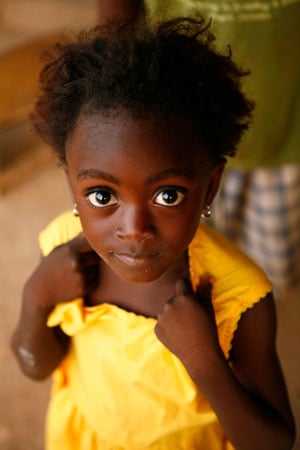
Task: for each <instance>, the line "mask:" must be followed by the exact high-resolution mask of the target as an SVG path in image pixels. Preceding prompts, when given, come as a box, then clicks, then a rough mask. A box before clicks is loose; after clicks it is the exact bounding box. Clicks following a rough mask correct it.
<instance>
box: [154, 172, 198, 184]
mask: <svg viewBox="0 0 300 450" xmlns="http://www.w3.org/2000/svg"><path fill="white" fill-rule="evenodd" d="M171 177H180V178H187V179H190V180H194V179H195V173H194V171H193V170H191V169H167V170H163V171H162V172H159V173H155V174H153V175H151V176H150V177H149V178H147V183H153V182H156V181H161V180H164V179H165V178H171Z"/></svg>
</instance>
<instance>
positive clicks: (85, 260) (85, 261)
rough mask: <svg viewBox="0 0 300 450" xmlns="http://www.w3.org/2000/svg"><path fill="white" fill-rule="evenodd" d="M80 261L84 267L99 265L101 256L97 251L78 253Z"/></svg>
mask: <svg viewBox="0 0 300 450" xmlns="http://www.w3.org/2000/svg"><path fill="white" fill-rule="evenodd" d="M77 258H78V263H79V265H80V267H82V268H85V267H87V268H89V267H93V266H95V267H96V266H97V267H98V266H99V262H100V257H99V256H98V255H97V253H96V252H94V251H92V252H86V253H77Z"/></svg>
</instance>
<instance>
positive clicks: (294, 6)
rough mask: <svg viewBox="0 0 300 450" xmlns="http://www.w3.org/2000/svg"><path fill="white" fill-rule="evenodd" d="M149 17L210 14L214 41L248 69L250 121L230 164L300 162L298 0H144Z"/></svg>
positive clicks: (242, 165)
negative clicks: (236, 153)
mask: <svg viewBox="0 0 300 450" xmlns="http://www.w3.org/2000/svg"><path fill="white" fill-rule="evenodd" d="M145 8H146V14H147V15H148V16H149V17H150V18H154V19H155V20H159V21H161V20H165V19H168V18H172V17H175V16H187V15H193V14H195V13H197V12H200V13H202V14H204V15H205V16H206V17H208V18H209V17H211V18H212V19H213V20H212V31H214V33H215V34H216V38H217V41H216V42H217V46H218V47H219V48H220V49H221V50H225V51H226V46H227V45H228V44H230V46H231V47H232V52H233V59H234V60H235V61H236V62H237V63H238V64H239V65H241V66H242V67H243V68H246V69H249V70H250V71H251V74H250V75H249V76H248V77H245V79H244V80H243V82H244V91H245V93H246V94H247V95H248V96H249V97H250V98H251V99H253V100H254V101H255V103H256V107H255V110H254V114H253V123H252V125H251V127H250V129H249V130H248V131H247V132H246V133H245V136H244V138H243V140H242V142H241V143H240V146H239V149H238V155H237V156H236V157H235V158H234V159H233V160H232V161H230V164H231V165H232V166H236V167H241V168H255V167H259V166H276V165H279V164H282V163H285V162H300V101H299V99H300V96H299V88H300V86H299V84H300V83H299V81H300V1H299V0H282V1H276V0H269V1H266V0H264V1H254V0H248V1H244V0H236V1H230V0H228V1H225V0H220V1H200V0H145Z"/></svg>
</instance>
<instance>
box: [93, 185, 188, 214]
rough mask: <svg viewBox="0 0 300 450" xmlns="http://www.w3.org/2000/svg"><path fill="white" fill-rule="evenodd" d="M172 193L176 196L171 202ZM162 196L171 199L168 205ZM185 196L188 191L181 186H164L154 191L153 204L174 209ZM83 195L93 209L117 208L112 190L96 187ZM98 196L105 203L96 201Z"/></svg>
mask: <svg viewBox="0 0 300 450" xmlns="http://www.w3.org/2000/svg"><path fill="white" fill-rule="evenodd" d="M167 191H169V192H167ZM174 193H175V194H176V196H175V199H174V200H172V196H173V197H174ZM164 194H167V195H169V196H170V197H171V202H170V203H168V200H167V198H165V199H163V198H162V196H163V195H164ZM187 194H188V190H187V189H186V188H183V187H181V186H164V187H162V188H161V189H159V190H158V191H156V192H155V194H154V195H153V203H154V204H156V205H159V206H164V207H166V208H170V207H175V206H178V205H180V204H181V203H182V202H183V201H184V199H185V197H186V195H187ZM85 195H86V197H87V199H88V201H89V203H90V204H91V205H92V206H93V207H94V208H99V209H104V208H109V207H112V206H118V204H119V199H118V195H117V194H116V193H115V192H114V191H113V190H112V189H110V188H107V187H98V188H95V189H93V190H89V191H87V192H86V194H85ZM99 195H102V199H103V200H104V201H105V202H106V203H104V204H101V203H100V202H99V199H97V196H99ZM160 196H161V199H160V201H161V203H160V201H157V200H158V199H159V197H160ZM100 201H101V200H100ZM163 202H166V203H163Z"/></svg>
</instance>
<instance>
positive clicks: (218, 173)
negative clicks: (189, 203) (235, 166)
mask: <svg viewBox="0 0 300 450" xmlns="http://www.w3.org/2000/svg"><path fill="white" fill-rule="evenodd" d="M226 162H227V161H226V159H225V158H221V159H219V161H218V162H217V163H216V164H215V165H214V167H213V168H212V170H211V173H210V180H209V183H208V187H207V191H206V196H205V205H211V203H212V202H213V199H214V198H215V195H216V193H217V192H218V189H219V186H220V181H221V178H222V174H223V171H224V168H225V164H226Z"/></svg>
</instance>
